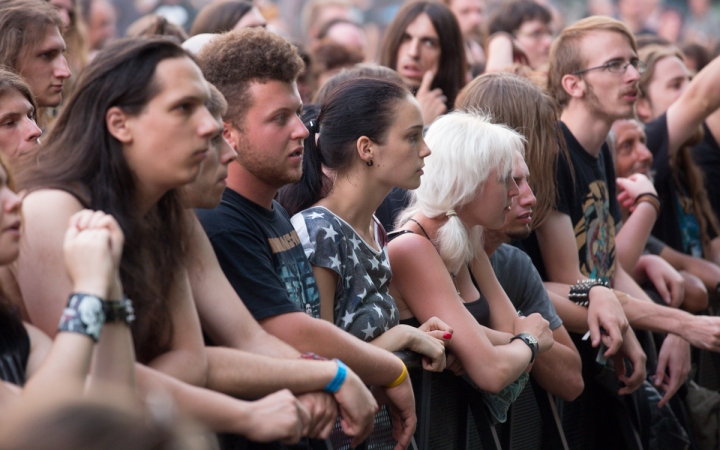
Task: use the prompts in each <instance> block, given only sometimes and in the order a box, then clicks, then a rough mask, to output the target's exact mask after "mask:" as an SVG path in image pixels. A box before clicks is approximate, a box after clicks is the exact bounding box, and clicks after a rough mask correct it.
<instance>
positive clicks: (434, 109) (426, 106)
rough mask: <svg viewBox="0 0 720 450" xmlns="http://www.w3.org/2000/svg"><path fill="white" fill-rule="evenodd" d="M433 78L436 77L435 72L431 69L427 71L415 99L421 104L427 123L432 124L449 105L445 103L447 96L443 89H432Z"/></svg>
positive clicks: (424, 119)
mask: <svg viewBox="0 0 720 450" xmlns="http://www.w3.org/2000/svg"><path fill="white" fill-rule="evenodd" d="M433 78H435V74H434V73H432V72H430V71H427V72H425V75H423V79H422V82H421V83H420V87H419V88H418V91H417V93H416V94H415V99H416V100H417V101H418V103H419V104H420V109H421V110H422V115H423V121H424V122H425V125H430V124H431V123H432V122H433V120H435V119H436V118H437V117H438V116H441V115H443V114H445V113H446V112H447V106H446V104H445V103H446V102H447V97H445V96H444V95H443V91H442V89H440V88H435V89H432V90H431V89H430V86H432V82H433Z"/></svg>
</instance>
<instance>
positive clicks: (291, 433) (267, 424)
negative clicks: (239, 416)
mask: <svg viewBox="0 0 720 450" xmlns="http://www.w3.org/2000/svg"><path fill="white" fill-rule="evenodd" d="M250 420H251V422H252V423H250V424H248V425H249V426H248V430H250V431H249V432H247V433H246V435H245V436H246V437H247V438H248V439H250V440H251V441H256V442H272V441H278V440H279V441H281V442H283V443H284V444H293V443H295V442H297V441H299V440H300V438H301V437H303V436H304V435H306V434H307V431H308V425H309V422H310V414H308V412H307V410H306V409H305V407H304V406H303V405H302V403H300V401H299V400H298V399H297V398H295V397H294V396H293V395H292V393H290V391H289V390H287V389H283V390H282V391H278V392H275V393H274V394H270V395H268V396H266V397H263V398H261V399H260V400H257V401H255V402H252V414H251V416H250Z"/></svg>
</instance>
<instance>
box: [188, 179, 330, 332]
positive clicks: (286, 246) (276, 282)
mask: <svg viewBox="0 0 720 450" xmlns="http://www.w3.org/2000/svg"><path fill="white" fill-rule="evenodd" d="M197 215H198V218H199V219H200V223H202V226H203V228H204V229H205V232H206V233H207V235H208V238H209V239H210V242H211V243H212V246H213V249H214V250H215V254H216V255H217V258H218V261H219V262H220V266H221V267H222V270H223V272H225V276H227V278H228V280H229V281H230V283H231V284H232V286H233V287H234V288H235V291H236V292H237V293H238V295H239V296H240V298H241V299H242V301H243V302H244V303H245V306H247V308H248V309H249V310H250V312H251V313H252V315H253V317H255V320H262V319H264V318H266V317H271V316H275V315H278V314H286V313H290V312H298V311H302V312H305V313H307V314H308V315H310V316H312V317H316V318H318V317H320V296H319V292H318V289H317V283H316V282H315V276H314V275H313V271H312V267H311V266H310V262H309V261H308V259H307V257H306V256H305V252H304V251H303V247H302V244H301V243H300V238H299V237H298V235H297V232H296V231H295V229H294V228H293V226H292V224H291V223H290V217H289V216H288V213H287V212H286V211H285V209H283V207H282V206H280V204H279V203H277V202H276V201H273V203H272V209H271V210H268V209H265V208H264V207H262V206H260V205H258V204H256V203H254V202H252V201H250V200H248V199H247V198H245V197H243V196H242V195H240V194H238V193H237V192H235V191H233V190H232V189H229V188H228V189H225V192H224V193H223V198H222V202H221V203H220V205H219V206H218V207H217V208H215V209H209V210H208V209H206V210H197Z"/></svg>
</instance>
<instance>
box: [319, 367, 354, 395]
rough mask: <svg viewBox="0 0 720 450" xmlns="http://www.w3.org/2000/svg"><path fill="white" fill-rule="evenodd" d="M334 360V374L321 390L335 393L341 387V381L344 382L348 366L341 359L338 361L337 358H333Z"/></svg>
mask: <svg viewBox="0 0 720 450" xmlns="http://www.w3.org/2000/svg"><path fill="white" fill-rule="evenodd" d="M334 361H335V363H336V364H337V370H336V372H335V376H334V377H333V379H332V380H330V382H329V383H328V384H326V385H325V387H324V388H323V391H325V392H327V393H328V394H335V393H336V392H337V391H339V390H340V387H342V385H343V383H344V382H345V378H346V377H347V372H348V367H347V366H346V365H345V364H344V363H343V362H342V361H340V360H339V359H335V360H334Z"/></svg>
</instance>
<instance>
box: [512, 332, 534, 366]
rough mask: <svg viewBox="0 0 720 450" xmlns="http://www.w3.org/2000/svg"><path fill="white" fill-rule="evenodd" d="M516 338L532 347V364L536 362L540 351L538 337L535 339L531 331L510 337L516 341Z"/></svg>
mask: <svg viewBox="0 0 720 450" xmlns="http://www.w3.org/2000/svg"><path fill="white" fill-rule="evenodd" d="M515 339H520V340H521V341H523V342H524V343H525V344H527V346H528V347H530V351H532V358H530V364H532V363H534V362H535V356H537V353H538V342H537V339H535V336H533V335H532V334H529V333H520V334H518V335H516V336H513V338H512V339H510V342H512V341H514V340H515Z"/></svg>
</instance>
